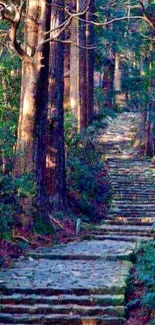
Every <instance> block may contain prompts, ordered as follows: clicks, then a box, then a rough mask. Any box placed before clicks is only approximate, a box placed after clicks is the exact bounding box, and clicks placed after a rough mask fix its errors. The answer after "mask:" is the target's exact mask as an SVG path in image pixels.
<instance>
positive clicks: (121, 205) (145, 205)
mask: <svg viewBox="0 0 155 325" xmlns="http://www.w3.org/2000/svg"><path fill="white" fill-rule="evenodd" d="M111 208H118V209H119V208H124V209H130V208H133V209H134V208H136V209H137V210H146V209H149V210H150V211H151V210H153V211H154V210H155V203H154V204H150V203H144V202H141V204H137V202H132V203H130V204H129V203H128V202H126V201H124V200H122V201H120V202H119V201H117V202H114V201H113V202H112V204H111Z"/></svg>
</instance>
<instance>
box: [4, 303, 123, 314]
mask: <svg viewBox="0 0 155 325" xmlns="http://www.w3.org/2000/svg"><path fill="white" fill-rule="evenodd" d="M126 311H127V308H126V307H125V306H98V305H95V306H85V305H84V306H83V305H67V306H66V305H50V304H48V305H47V304H37V305H33V306H32V305H6V304H5V305H1V313H5V314H18V315H22V314H24V313H29V314H30V315H31V314H34V315H35V314H37V313H38V314H45V315H47V314H51V315H52V314H60V315H61V314H64V315H68V314H69V315H70V313H73V314H75V315H76V314H78V315H80V316H86V315H87V316H99V315H100V316H102V315H103V316H104V315H108V316H117V317H124V316H125V313H126Z"/></svg>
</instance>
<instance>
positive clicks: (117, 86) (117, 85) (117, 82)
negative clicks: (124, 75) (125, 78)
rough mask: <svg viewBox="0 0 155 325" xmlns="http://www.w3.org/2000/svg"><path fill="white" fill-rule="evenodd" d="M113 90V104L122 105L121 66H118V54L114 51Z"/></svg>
mask: <svg viewBox="0 0 155 325" xmlns="http://www.w3.org/2000/svg"><path fill="white" fill-rule="evenodd" d="M114 92H115V105H116V106H121V105H122V96H121V67H120V56H119V54H118V53H115V67H114Z"/></svg>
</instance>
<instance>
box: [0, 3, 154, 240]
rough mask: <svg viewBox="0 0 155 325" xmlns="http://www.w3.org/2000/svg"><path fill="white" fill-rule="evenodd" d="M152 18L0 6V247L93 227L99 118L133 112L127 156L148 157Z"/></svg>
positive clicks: (67, 7) (146, 6)
mask: <svg viewBox="0 0 155 325" xmlns="http://www.w3.org/2000/svg"><path fill="white" fill-rule="evenodd" d="M154 14H155V3H154V1H153V0H152V1H149V0H148V1H147V0H146V1H141V0H139V1H136V0H135V1H132V0H126V1H122V0H118V1H110V0H106V1H104V2H102V1H100V0H97V1H95V2H94V1H93V0H89V1H86V0H77V1H72V2H68V1H66V2H64V1H63V0H54V1H50V0H48V1H46V0H41V1H39V0H33V1H32V0H31V1H22V0H21V1H5V2H3V1H1V2H0V16H1V21H0V55H1V61H0V153H1V154H0V191H1V202H0V234H1V236H2V237H3V238H4V239H11V238H12V235H13V233H16V231H17V232H18V231H19V230H20V229H24V230H25V231H28V232H33V231H38V232H41V233H42V232H45V233H46V232H47V233H51V232H52V231H53V225H52V224H53V222H56V220H57V219H58V220H62V219H63V220H64V218H65V217H66V218H67V217H68V216H69V218H71V219H73V220H76V218H77V217H80V218H81V219H83V220H85V221H88V220H89V218H90V219H92V220H94V221H95V219H97V218H100V204H101V193H102V197H103V193H104V197H105V200H104V204H105V209H106V202H107V201H108V197H109V194H108V184H107V179H106V170H105V168H104V160H103V159H101V153H100V152H99V150H98V149H97V147H96V136H97V132H98V129H99V128H100V127H105V126H106V118H107V117H108V116H110V117H113V116H115V115H116V114H117V113H118V112H122V111H123V110H131V109H132V111H133V110H135V111H142V112H143V119H142V121H141V128H140V130H139V132H138V133H137V136H136V139H135V142H134V143H133V150H135V149H136V154H138V155H141V156H143V155H144V156H146V155H150V156H154V151H155V149H154V80H155V79H154V41H155V39H154V33H155V16H154ZM102 158H103V157H102ZM97 175H100V177H98V176H97ZM102 205H103V203H102ZM94 216H95V217H94Z"/></svg>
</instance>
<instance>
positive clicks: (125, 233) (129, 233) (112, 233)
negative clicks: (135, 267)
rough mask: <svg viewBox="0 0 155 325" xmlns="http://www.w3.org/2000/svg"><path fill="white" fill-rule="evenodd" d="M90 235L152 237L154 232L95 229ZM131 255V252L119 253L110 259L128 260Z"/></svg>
mask: <svg viewBox="0 0 155 325" xmlns="http://www.w3.org/2000/svg"><path fill="white" fill-rule="evenodd" d="M92 235H94V236H102V235H107V236H137V237H149V238H154V237H155V236H154V234H151V233H147V232H144V231H143V232H140V231H137V232H136V231H134V232H132V231H123V232H121V231H112V230H109V231H108V230H106V231H96V232H93V233H92ZM131 255H132V252H131V253H130V254H129V253H128V254H120V256H119V255H117V256H114V257H113V256H112V259H111V260H112V261H113V260H116V259H121V260H125V261H126V260H127V261H128V260H130V257H131ZM109 260H110V257H109Z"/></svg>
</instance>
